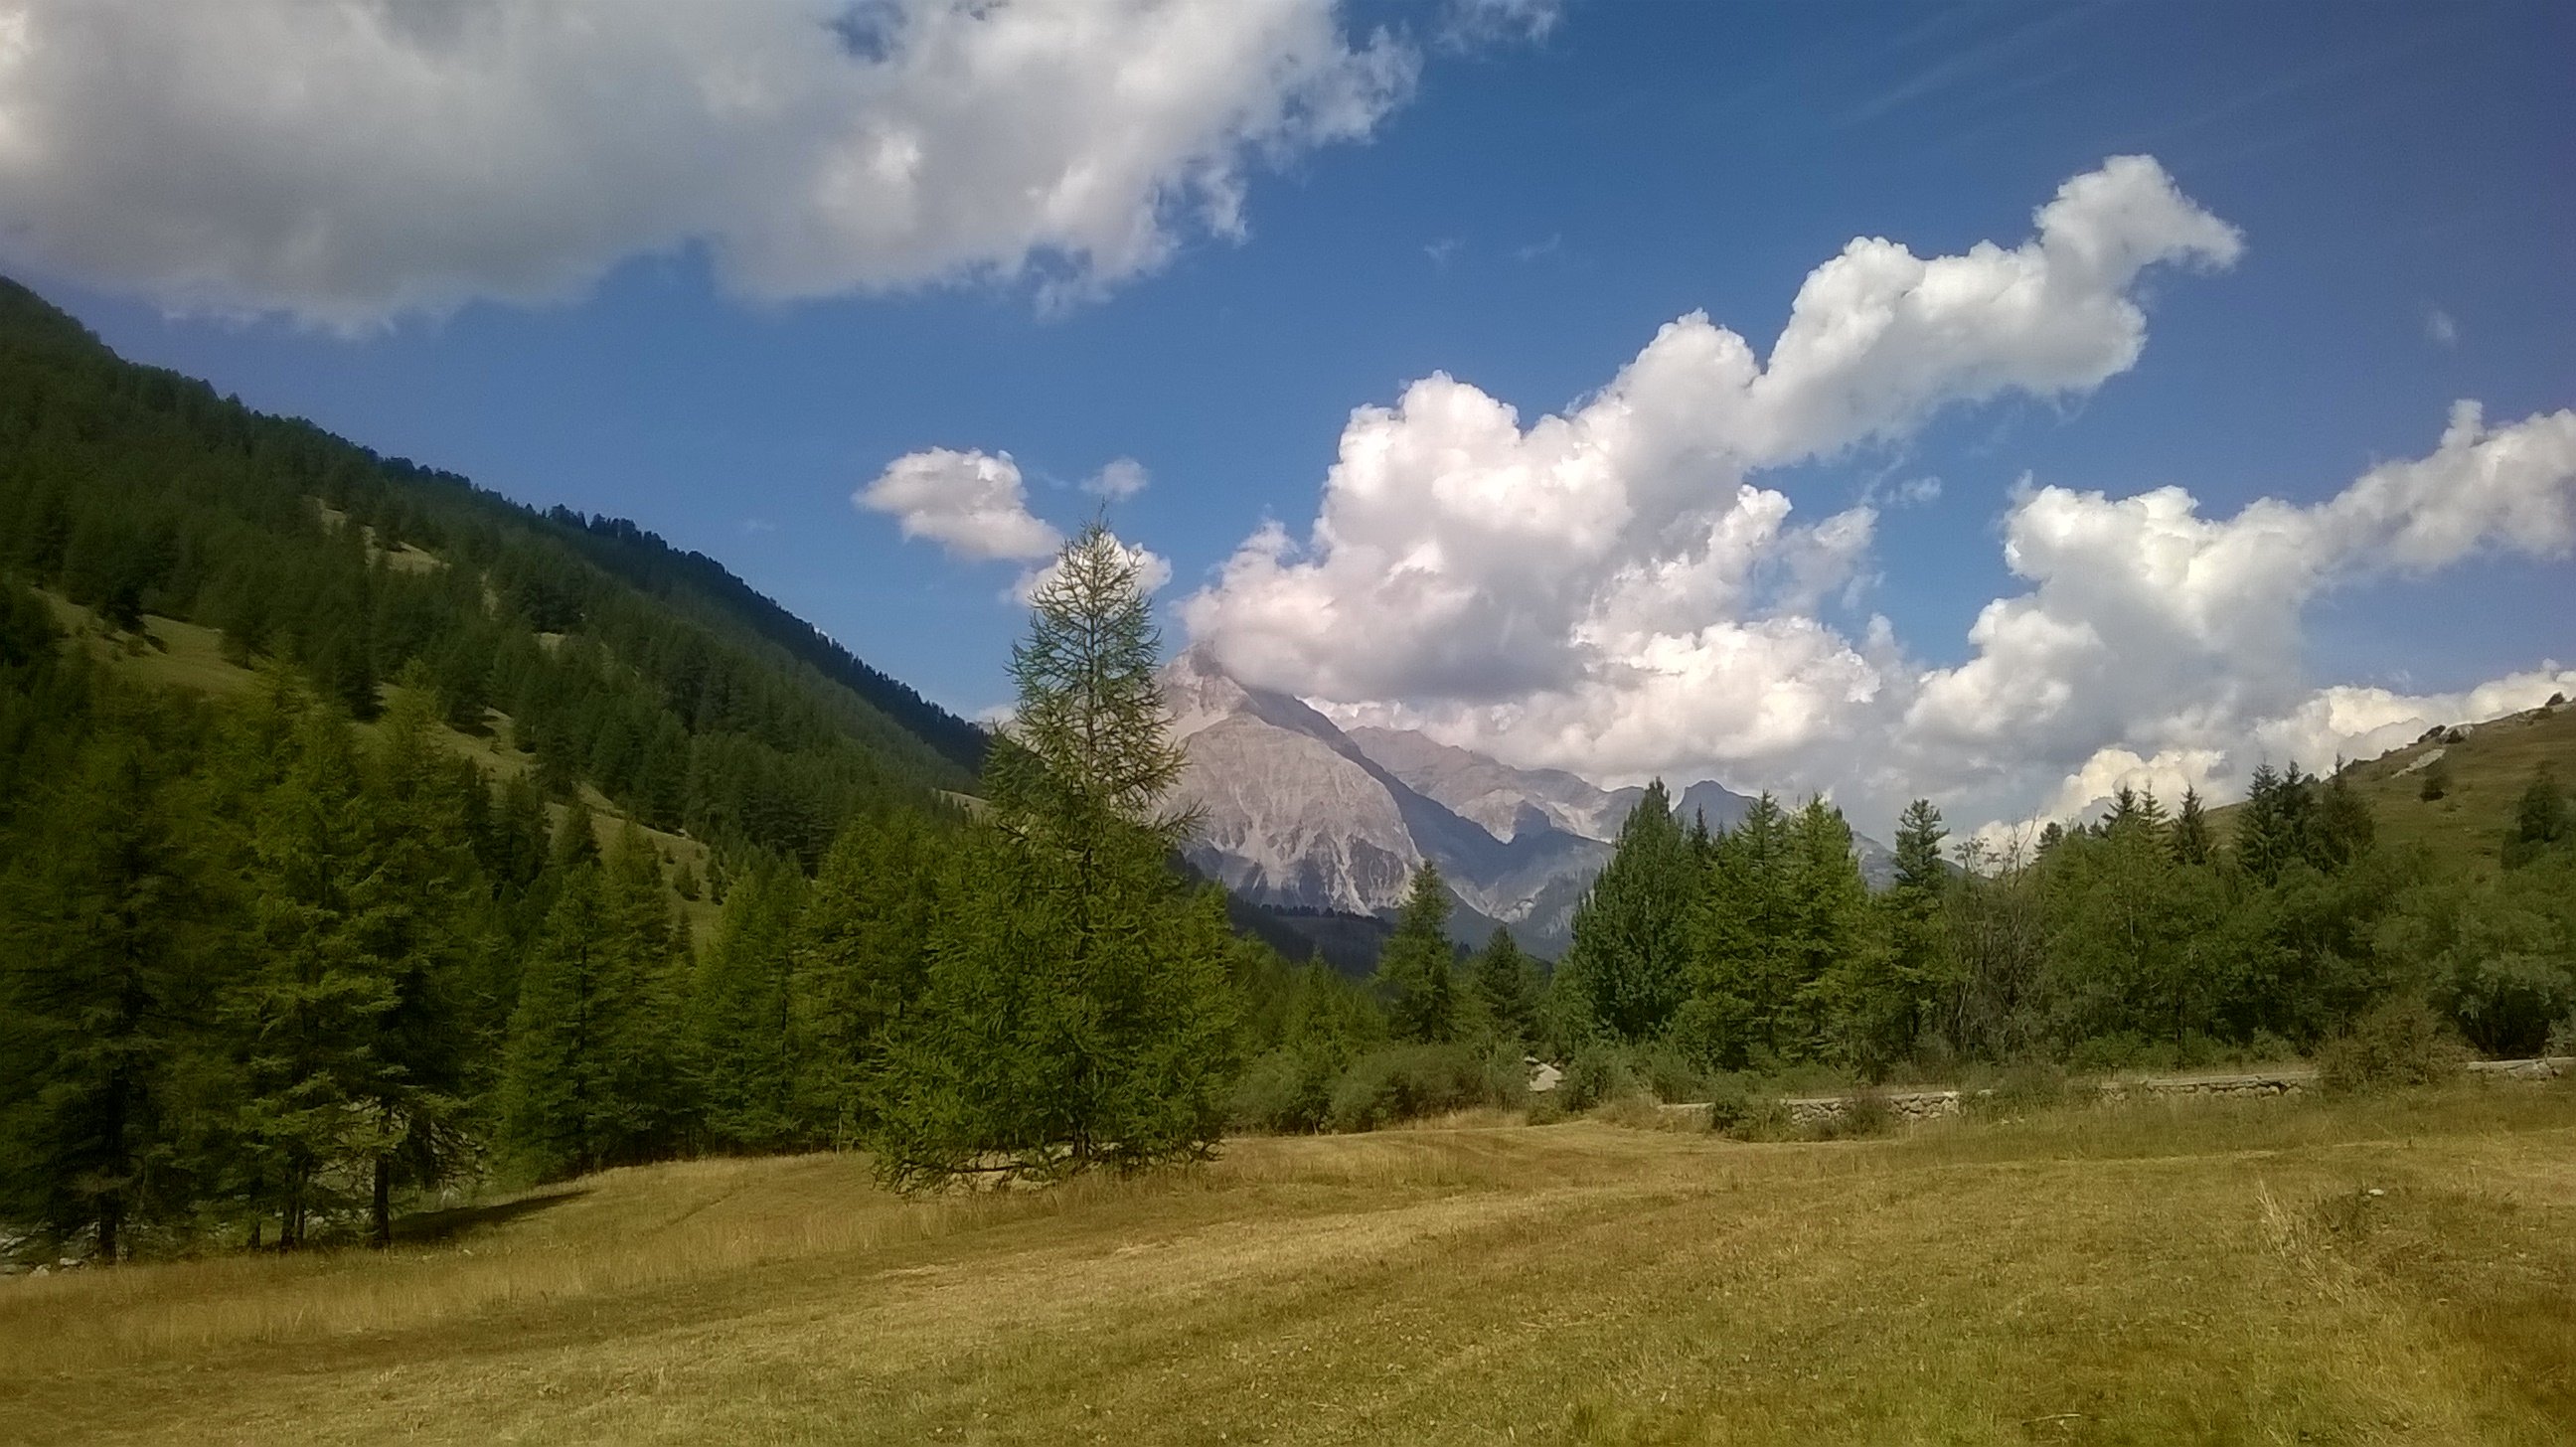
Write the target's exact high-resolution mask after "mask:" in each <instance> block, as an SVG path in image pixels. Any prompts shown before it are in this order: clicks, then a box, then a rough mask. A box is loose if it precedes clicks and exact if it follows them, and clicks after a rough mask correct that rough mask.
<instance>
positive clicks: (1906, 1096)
mask: <svg viewBox="0 0 2576 1447" xmlns="http://www.w3.org/2000/svg"><path fill="white" fill-rule="evenodd" d="M2466 1069H2467V1071H2468V1073H2469V1074H2471V1075H2474V1076H2480V1077H2484V1078H2487V1079H2493V1080H2554V1079H2556V1078H2558V1077H2559V1076H2562V1075H2576V1056H2565V1055H2560V1056H2551V1057H2544V1058H2541V1059H2535V1060H2473V1061H2471V1062H2469V1064H2468V1066H2467V1067H2466ZM2316 1084H2317V1072H2316V1067H2314V1066H2310V1065H2291V1066H2283V1067H2281V1068H2279V1069H2277V1070H2263V1071H2252V1072H2247V1073H2242V1074H2230V1075H2218V1074H2207V1075H2147V1076H2131V1077H2128V1078H2125V1079H2121V1078H2115V1079H2111V1080H2103V1081H2096V1082H2093V1083H2092V1084H2091V1085H2090V1086H2089V1087H2088V1086H2084V1085H2070V1086H2068V1088H2067V1093H2068V1094H2069V1096H2073V1095H2075V1094H2077V1093H2078V1092H2081V1091H2083V1090H2085V1089H2088V1088H2089V1089H2091V1090H2093V1091H2095V1092H2097V1093H2098V1094H2099V1096H2100V1097H2101V1098H2102V1099H2103V1100H2148V1099H2176V1098H2189V1097H2200V1098H2206V1099H2252V1098H2257V1097H2267V1096H2277V1095H2297V1094H2300V1093H2301V1092H2303V1091H2309V1090H2314V1089H2315V1088H2316ZM1993 1093H1994V1092H1992V1091H1989V1090H1979V1091H1958V1090H1893V1091H1889V1092H1887V1093H1886V1094H1885V1095H1883V1096H1881V1097H1880V1099H1881V1100H1883V1101H1885V1102H1886V1104H1887V1109H1888V1111H1889V1113H1890V1114H1892V1115H1894V1116H1895V1117H1896V1118H1897V1119H1898V1120H1907V1121H1911V1120H1937V1119H1939V1118H1941V1117H1943V1116H1952V1115H1957V1114H1959V1113H1960V1112H1961V1111H1962V1110H1964V1109H1965V1108H1966V1106H1967V1102H1968V1101H1969V1100H1970V1099H1971V1098H1974V1097H1979V1096H1987V1095H1992V1094H1993ZM1853 1099H1854V1097H1852V1096H1848V1095H1797V1096H1790V1097H1787V1098H1785V1099H1783V1100H1782V1101H1781V1102H1780V1103H1781V1105H1783V1106H1784V1107H1786V1108H1787V1110H1788V1112H1789V1123H1790V1124H1792V1125H1821V1124H1824V1123H1825V1122H1827V1121H1833V1120H1839V1119H1841V1118H1842V1117H1843V1115H1844V1114H1845V1113H1846V1112H1847V1111H1849V1110H1850V1109H1851V1105H1852V1101H1853ZM1664 1108H1665V1109H1666V1110H1671V1111H1688V1112H1692V1113H1695V1114H1698V1115H1701V1116H1705V1115H1706V1114H1707V1113H1708V1106H1707V1104H1706V1103H1705V1102H1701V1103H1699V1104H1695V1105H1668V1106H1666V1107H1664Z"/></svg>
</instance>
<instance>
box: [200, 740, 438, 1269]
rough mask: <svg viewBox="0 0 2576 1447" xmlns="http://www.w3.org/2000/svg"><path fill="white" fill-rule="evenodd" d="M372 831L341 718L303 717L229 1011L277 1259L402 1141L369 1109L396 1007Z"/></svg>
mask: <svg viewBox="0 0 2576 1447" xmlns="http://www.w3.org/2000/svg"><path fill="white" fill-rule="evenodd" d="M378 828H379V823H378V821H377V819H376V818H375V816H374V809H373V801H371V800H369V799H368V797H367V796H366V792H365V784H364V779H363V777H362V774H361V766H360V762H359V756H358V751H357V746H356V741H355V740H354V738H353V737H352V736H351V733H350V729H349V724H348V720H347V718H346V716H345V715H343V714H341V713H340V712H339V711H338V710H337V709H336V708H330V707H324V708H316V709H314V710H312V711H311V712H309V713H308V714H307V715H306V716H305V719H304V722H303V724H302V725H301V726H300V727H299V729H298V730H297V736H296V751H295V757H294V762H293V763H292V764H291V765H290V766H289V767H288V769H287V771H286V776H285V778H284V779H283V780H282V781H280V782H279V784H278V785H277V787H276V788H274V789H272V790H270V791H269V792H268V794H267V796H266V797H265V798H264V799H263V800H262V802H261V806H260V811H259V817H258V820H257V824H256V827H255V831H254V835H253V866H252V870H251V884H252V888H253V891H254V906H253V911H254V917H255V919H256V922H257V935H258V948H259V957H260V958H259V965H258V968H257V969H255V970H254V971H253V972H252V973H251V974H250V975H249V976H248V978H247V979H246V980H245V982H244V983H243V985H242V986H241V988H239V989H238V990H237V991H236V992H235V993H234V995H233V998H232V1000H231V1002H230V1006H229V1011H230V1016H231V1019H232V1020H233V1022H234V1026H235V1028H236V1029H237V1030H238V1031H239V1032H240V1037H241V1038H242V1039H244V1040H245V1041H247V1042H248V1055H247V1058H246V1060H245V1062H244V1064H245V1086H246V1095H245V1100H244V1107H243V1114H242V1120H241V1126H240V1129H241V1132H242V1135H243V1137H244V1139H245V1141H246V1144H247V1151H246V1153H245V1154H246V1160H245V1161H244V1164H245V1165H247V1166H250V1167H252V1169H253V1171H254V1174H255V1176H256V1178H257V1179H258V1180H259V1181H260V1182H261V1183H262V1184H263V1186H264V1192H265V1194H266V1196H267V1202H266V1209H267V1211H268V1212H269V1213H271V1214H274V1215H275V1216H276V1217H277V1221H278V1245H279V1246H280V1247H281V1248H283V1249H292V1248H294V1247H297V1246H300V1245H303V1244H304V1243H305V1241H306V1240H307V1239H308V1237H309V1235H310V1233H311V1229H312V1227H313V1225H314V1224H315V1222H316V1221H317V1219H318V1218H319V1217H320V1216H321V1215H322V1214H323V1213H324V1212H326V1211H328V1210H331V1209H333V1208H335V1207H337V1206H339V1205H341V1204H343V1199H342V1196H341V1194H340V1185H341V1182H342V1180H343V1177H344V1174H345V1172H344V1169H343V1168H350V1167H355V1166H357V1165H359V1164H360V1163H362V1162H373V1161H375V1160H377V1159H379V1158H381V1157H383V1156H384V1155H386V1154H387V1152H388V1151H390V1150H391V1149H392V1148H393V1147H394V1146H395V1145H396V1144H397V1143H398V1139H399V1137H398V1131H399V1126H398V1124H397V1123H396V1122H395V1121H393V1120H391V1119H389V1118H388V1117H387V1116H386V1115H385V1114H384V1113H383V1112H382V1111H380V1110H379V1109H377V1106H378V1104H379V1097H380V1091H381V1090H382V1089H383V1088H384V1087H385V1086H386V1083H387V1079H388V1075H389V1073H390V1071H391V1070H392V1069H393V1068H394V1067H392V1066H391V1065H390V1064H389V1062H387V1061H386V1060H385V1059H384V1058H383V1055H382V1049H383V1044H384V1042H383V1040H382V1039H381V1038H380V1037H381V1035H382V1033H383V1028H384V1025H385V1022H386V1021H387V1020H388V1018H389V1017H391V1016H392V1015H393V1013H394V1012H395V1011H396V1009H397V1008H398V1007H399V1006H400V1004H401V993H400V990H399V989H398V987H397V984H396V980H395V972H394V962H393V961H391V960H390V959H388V958H387V957H386V955H385V954H384V952H383V951H384V947H385V944H386V939H387V933H388V931H387V924H388V921H387V920H386V918H385V910H386V908H387V903H386V901H385V900H384V899H383V898H382V875H381V865H382V860H381V857H380V839H379V837H378Z"/></svg>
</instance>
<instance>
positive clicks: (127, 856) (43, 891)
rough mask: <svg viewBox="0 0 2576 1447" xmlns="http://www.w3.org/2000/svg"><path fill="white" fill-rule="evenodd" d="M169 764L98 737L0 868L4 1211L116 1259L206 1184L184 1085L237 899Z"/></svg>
mask: <svg viewBox="0 0 2576 1447" xmlns="http://www.w3.org/2000/svg"><path fill="white" fill-rule="evenodd" d="M161 760H162V755H161V752H160V751H159V750H156V749H155V748H153V747H152V746H151V743H150V742H149V740H148V739H147V738H146V737H144V736H143V735H141V734H140V733H132V732H123V731H112V732H108V733H105V734H102V735H101V736H99V737H98V738H96V739H95V740H93V741H92V743H91V744H90V746H89V747H88V748H86V749H84V750H83V751H82V754H81V757H80V758H79V761H78V763H77V764H76V765H75V767H74V769H73V771H72V773H71V776H70V777H69V778H68V779H67V780H65V781H64V783H63V785H62V786H61V788H60V789H59V790H57V791H55V792H54V794H53V795H52V796H51V799H50V803H49V807H46V808H45V809H44V810H43V812H42V814H41V816H40V817H39V818H38V819H36V820H34V821H31V822H32V824H33V827H25V828H23V829H22V832H21V833H20V834H19V835H18V836H17V839H18V841H19V842H23V843H25V844H27V845H29V846H31V847H28V848H25V849H23V850H20V851H16V852H15V857H14V858H12V859H11V860H9V862H8V864H7V865H6V867H5V868H0V936H5V937H6V938H7V940H8V942H9V943H8V945H7V947H6V948H5V949H0V1216H5V1217H6V1218H7V1219H9V1220H11V1221H14V1222H21V1223H26V1224H29V1225H41V1226H42V1227H44V1228H45V1229H46V1230H47V1231H48V1232H49V1233H50V1234H51V1235H52V1236H54V1237H55V1238H56V1239H58V1240H69V1239H71V1238H73V1237H75V1236H78V1235H80V1234H82V1233H88V1234H89V1236H90V1238H91V1240H92V1242H93V1243H94V1246H95V1249H96V1253H97V1255H98V1257H99V1258H100V1259H102V1260H107V1261H114V1260H117V1259H118V1258H119V1257H120V1256H121V1255H122V1254H124V1253H126V1252H127V1251H128V1250H129V1248H130V1237H129V1233H130V1231H131V1230H132V1228H134V1227H136V1226H139V1225H144V1224H148V1223H152V1222H156V1221H164V1220H169V1219H172V1218H175V1217H178V1216H181V1215H183V1214H184V1213H185V1212H186V1211H187V1210H188V1209H189V1208H190V1207H191V1206H193V1205H194V1204H195V1202H196V1200H197V1198H198V1196H199V1194H200V1191H201V1189H202V1187H201V1183H200V1181H199V1180H198V1179H197V1177H196V1173H194V1172H193V1171H192V1169H191V1167H192V1165H193V1164H194V1160H193V1156H194V1152H193V1151H192V1149H191V1141H192V1136H194V1135H195V1134H196V1130H195V1125H194V1123H192V1122H191V1121H190V1120H189V1119H188V1116H189V1113H190V1109H191V1103H192V1102H191V1095H190V1090H189V1086H188V1082H189V1080H190V1077H191V1076H192V1075H193V1074H195V1073H196V1072H195V1070H194V1067H193V1063H192V1062H193V1061H194V1060H195V1059H196V1058H197V1057H198V1056H199V1055H200V1053H201V1052H202V1051H203V1050H204V1049H205V1048H206V1046H207V1043H208V1042H206V1041H205V1040H204V1039H203V1038H202V1035H201V1031H200V1029H199V1028H198V1027H199V1024H200V1022H202V1021H203V1019H204V1017H205V1014H206V1009H205V1000H206V996H207V994H208V993H209V992H210V991H211V989H212V988H213V986H214V984H215V982H216V981H217V980H218V979H219V978H220V977H221V973H222V968H223V964H224V960H225V953H226V947H227V944H228V941H227V938H226V930H225V928H224V921H225V920H226V919H227V918H228V916H229V909H228V901H226V899H225V898H224V897H223V895H222V894H221V893H220V892H219V889H218V882H217V876H216V875H215V873H214V871H213V870H212V869H211V868H210V867H209V862H208V860H207V858H206V856H205V854H204V853H203V852H202V851H203V847H204V845H205V843H206V842H207V841H208V840H209V838H210V837H212V836H214V835H215V834H216V833H217V830H216V828H215V826H214V821H213V820H212V819H211V818H208V817H206V816H204V815H203V814H202V813H199V812H197V811H195V810H193V809H192V808H190V807H189V804H188V802H187V800H186V796H185V795H184V793H183V792H181V791H179V790H177V789H175V788H174V787H173V785H172V782H171V780H170V779H169V778H168V777H167V775H166V773H165V772H164V765H163V763H162V761H161Z"/></svg>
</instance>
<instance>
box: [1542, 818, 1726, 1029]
mask: <svg viewBox="0 0 2576 1447" xmlns="http://www.w3.org/2000/svg"><path fill="white" fill-rule="evenodd" d="M1700 876H1701V869H1700V866H1699V862H1698V860H1697V858H1696V856H1695V855H1694V853H1693V851H1692V848H1691V842H1690V839H1689V837H1688V836H1687V835H1686V834H1684V833H1683V831H1682V827H1681V825H1680V823H1679V822H1678V821H1676V820H1675V819H1674V818H1673V810H1672V799H1671V796H1670V795H1669V794H1667V793H1666V792H1665V791H1664V782H1663V780H1661V779H1657V780H1655V781H1654V782H1653V783H1650V784H1648V785H1647V786H1646V794H1645V797H1644V798H1642V799H1639V800H1638V801H1637V806H1636V807H1635V808H1634V809H1631V810H1630V811H1629V812H1628V817H1627V819H1626V821H1625V822H1623V823H1622V824H1621V825H1620V826H1619V839H1618V842H1617V843H1616V844H1615V845H1614V846H1613V847H1612V850H1611V854H1610V862H1609V863H1608V864H1606V865H1604V866H1603V867H1602V870H1601V873H1600V875H1599V877H1598V878H1596V879H1594V880H1593V882H1592V888H1591V890H1590V892H1588V893H1587V894H1585V895H1584V897H1583V902H1582V903H1580V904H1578V905H1576V906H1575V910H1574V925H1573V938H1572V940H1571V942H1570V944H1569V945H1568V947H1567V949H1566V955H1565V963H1564V965H1563V967H1562V969H1561V973H1562V974H1563V975H1564V976H1565V978H1566V979H1567V981H1568V982H1569V986H1570V987H1571V988H1572V989H1574V990H1576V991H1577V992H1579V994H1580V996H1581V998H1582V999H1583V1000H1584V1001H1585V1003H1586V1004H1587V1005H1588V1006H1589V1011H1590V1015H1591V1018H1592V1019H1593V1021H1594V1022H1595V1023H1596V1024H1598V1026H1599V1027H1600V1028H1602V1029H1603V1030H1606V1031H1608V1032H1609V1033H1610V1034H1611V1035H1613V1036H1615V1037H1616V1038H1619V1039H1622V1040H1628V1041H1640V1040H1646V1039H1650V1038H1652V1037H1653V1036H1655V1035H1656V1034H1658V1033H1660V1032H1661V1031H1662V1030H1663V1028H1664V1026H1665V1024H1666V1023H1667V1022H1669V1021H1670V1020H1671V1019H1672V1016H1673V1012H1674V1011H1675V1010H1676V1009H1678V1008H1680V1006H1681V1003H1682V1001H1683V999H1684V998H1686V997H1687V996H1688V994H1689V993H1690V961H1691V912H1692V907H1693V904H1694V902H1695V901H1696V900H1697V898H1698V896H1699V893H1700Z"/></svg>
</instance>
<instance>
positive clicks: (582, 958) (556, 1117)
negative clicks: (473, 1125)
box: [499, 864, 638, 1179]
mask: <svg viewBox="0 0 2576 1447" xmlns="http://www.w3.org/2000/svg"><path fill="white" fill-rule="evenodd" d="M623 985H624V971H623V970H622V969H620V968H619V966H618V964H617V962H616V960H615V953H614V948H613V947H612V946H611V945H610V944H609V942H608V940H607V929H606V919H605V911H604V910H603V908H602V906H601V900H600V880H599V866H598V865H596V864H582V865H578V866H576V867H575V868H574V869H573V870H572V872H571V873H569V874H567V875H565V876H564V877H563V878H562V880H560V881H559V885H558V888H557V889H556V890H555V893H554V903H553V905H552V907H551V908H549V909H548V910H547V912H546V919H545V924H544V926H543V928H542V929H541V930H540V931H539V933H538V935H537V939H536V944H535V948H534V949H533V950H532V951H531V953H530V954H529V956H528V960H527V963H526V965H525V966H524V967H523V968H522V969H521V971H520V976H519V998H518V1007H517V1009H516V1010H514V1011H513V1012H512V1014H511V1017H510V1036H509V1047H508V1055H507V1057H506V1059H505V1061H504V1063H503V1067H502V1076H501V1085H500V1094H499V1104H500V1127H501V1137H502V1142H503V1144H504V1146H505V1147H506V1148H507V1149H508V1151H509V1152H510V1154H511V1155H513V1156H514V1157H516V1158H517V1159H518V1160H519V1161H520V1162H521V1164H522V1165H523V1166H524V1167H525V1168H526V1169H528V1170H529V1171H530V1172H531V1173H532V1174H534V1175H536V1176H538V1177H539V1178H541V1179H552V1178H559V1177H564V1176H574V1175H579V1174H581V1173H583V1172H585V1171H589V1170H594V1169H597V1168H598V1167H600V1166H604V1165H608V1164H611V1163H613V1162H615V1161H616V1160H617V1159H619V1158H620V1155H621V1154H622V1152H623V1151H624V1150H625V1148H626V1146H627V1144H628V1142H630V1141H631V1140H633V1139H634V1138H635V1137H636V1135H637V1134H638V1129H637V1123H636V1121H635V1119H634V1116H633V1113H632V1112H631V1111H630V1110H629V1109H628V1107H627V1104H626V1102H625V1100H624V1099H623V1096H622V1094H621V1091H620V1087H619V1081H618V1072H617V1071H616V1069H615V1066H614V1063H613V1061H614V1057H615V1056H616V1055H617V1054H618V1053H619V1051H620V1049H621V1044H620V1036H621V1035H622V1033H623V1032H624V1029H625V1026H626V1016H627V1013H628V1011H629V1010H630V1008H631V1006H632V1002H631V1001H630V1000H629V999H628V998H626V997H625V995H624V993H623V989H622V986H623Z"/></svg>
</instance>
